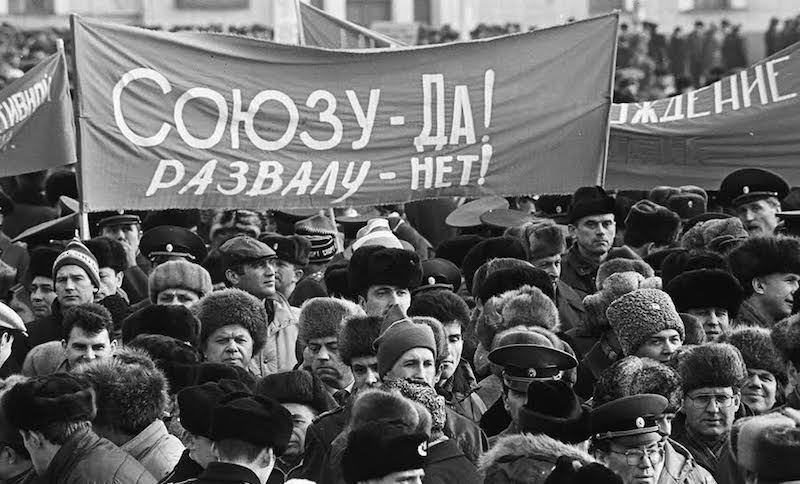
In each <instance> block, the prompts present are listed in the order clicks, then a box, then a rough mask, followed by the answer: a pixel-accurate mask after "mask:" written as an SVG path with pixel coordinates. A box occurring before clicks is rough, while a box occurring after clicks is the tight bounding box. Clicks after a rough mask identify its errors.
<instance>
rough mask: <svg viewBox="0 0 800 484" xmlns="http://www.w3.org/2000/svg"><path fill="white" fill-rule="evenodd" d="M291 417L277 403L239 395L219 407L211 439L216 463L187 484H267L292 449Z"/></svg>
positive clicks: (213, 419)
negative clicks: (288, 448)
mask: <svg viewBox="0 0 800 484" xmlns="http://www.w3.org/2000/svg"><path fill="white" fill-rule="evenodd" d="M291 435H292V415H291V413H289V411H288V410H286V409H285V408H284V407H283V406H282V405H281V404H280V403H278V402H277V401H276V400H274V399H272V398H269V397H263V396H258V395H256V396H244V395H238V396H237V397H231V399H229V400H227V401H223V402H222V403H219V404H217V406H216V407H215V408H214V413H213V415H212V418H211V430H210V437H211V440H212V441H213V445H212V451H213V454H214V456H215V457H216V461H213V462H210V463H209V464H208V466H207V467H206V468H205V469H204V470H203V472H202V473H200V475H199V476H198V477H197V478H195V479H189V480H188V481H186V483H187V484H188V483H193V484H219V483H231V484H238V483H243V482H246V483H250V484H255V483H259V484H266V483H267V480H268V479H269V476H270V474H271V473H272V470H273V468H274V467H275V463H276V462H277V459H278V457H280V456H282V455H283V453H284V452H285V451H286V448H287V446H288V445H289V439H290V438H291Z"/></svg>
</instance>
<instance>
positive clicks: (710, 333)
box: [686, 308, 731, 343]
mask: <svg viewBox="0 0 800 484" xmlns="http://www.w3.org/2000/svg"><path fill="white" fill-rule="evenodd" d="M686 312H687V313H689V314H691V315H692V316H694V317H695V318H697V320H698V321H700V324H702V325H703V331H704V332H705V333H706V340H707V341H708V342H709V343H713V342H715V341H717V340H718V339H719V338H721V337H722V335H724V334H727V333H728V330H730V328H731V322H730V318H729V316H728V311H727V310H726V309H723V308H696V309H689V310H687V311H686Z"/></svg>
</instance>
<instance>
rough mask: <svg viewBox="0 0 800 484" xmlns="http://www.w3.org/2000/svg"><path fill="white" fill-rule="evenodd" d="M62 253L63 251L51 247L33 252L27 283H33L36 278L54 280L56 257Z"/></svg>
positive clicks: (36, 249) (41, 247)
mask: <svg viewBox="0 0 800 484" xmlns="http://www.w3.org/2000/svg"><path fill="white" fill-rule="evenodd" d="M60 253H61V249H59V248H57V247H53V246H49V245H42V246H39V247H37V248H35V249H33V250H32V251H31V259H30V260H31V261H30V264H29V265H28V274H27V278H26V280H27V282H28V283H30V282H31V281H33V278H34V277H38V276H41V277H46V278H48V279H52V278H53V264H54V263H55V262H56V257H58V254H60Z"/></svg>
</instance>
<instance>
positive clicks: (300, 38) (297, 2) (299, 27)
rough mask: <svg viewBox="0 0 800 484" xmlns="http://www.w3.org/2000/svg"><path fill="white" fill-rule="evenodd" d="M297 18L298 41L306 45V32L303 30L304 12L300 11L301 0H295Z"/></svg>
mask: <svg viewBox="0 0 800 484" xmlns="http://www.w3.org/2000/svg"><path fill="white" fill-rule="evenodd" d="M294 12H295V20H296V21H297V43H298V44H300V45H306V34H305V32H303V14H302V12H301V11H300V0H294Z"/></svg>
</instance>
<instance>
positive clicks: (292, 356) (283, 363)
mask: <svg viewBox="0 0 800 484" xmlns="http://www.w3.org/2000/svg"><path fill="white" fill-rule="evenodd" d="M264 304H265V306H266V308H267V315H268V316H269V325H268V326H267V342H266V344H265V345H264V347H263V348H262V349H261V351H260V352H259V353H258V354H257V355H253V358H252V359H251V360H250V371H251V373H253V375H255V376H256V377H257V378H262V377H265V376H267V375H271V374H273V373H278V372H281V371H290V370H293V369H294V367H295V366H296V365H297V353H296V345H297V334H298V326H297V318H298V316H299V315H300V310H299V309H298V308H295V307H292V306H290V305H289V301H287V300H286V298H285V297H283V296H281V295H280V294H276V295H275V296H273V297H272V298H270V299H266V300H265V301H264Z"/></svg>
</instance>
